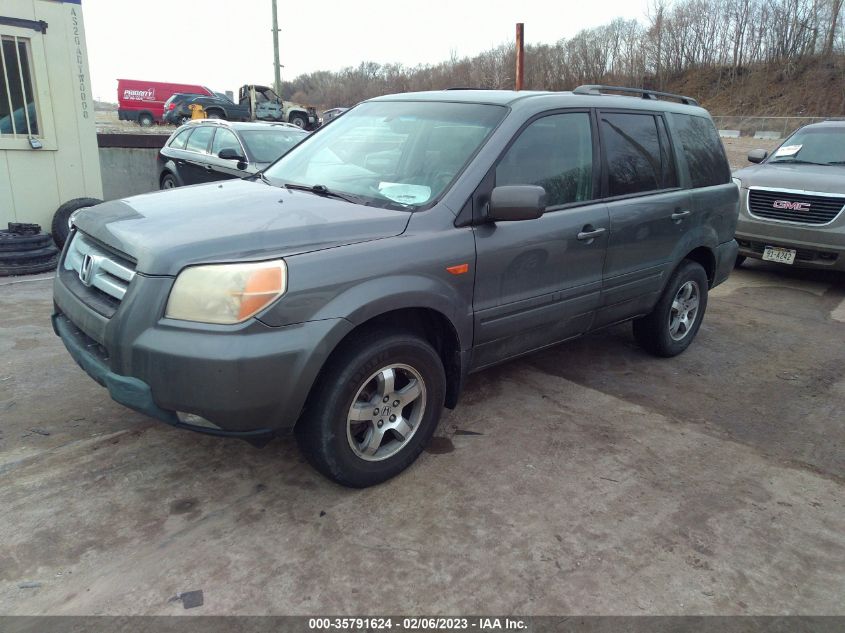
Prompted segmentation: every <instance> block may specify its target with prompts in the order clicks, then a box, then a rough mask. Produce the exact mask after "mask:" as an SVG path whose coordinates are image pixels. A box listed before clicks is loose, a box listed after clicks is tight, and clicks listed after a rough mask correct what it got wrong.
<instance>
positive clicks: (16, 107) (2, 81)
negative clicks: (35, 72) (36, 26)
mask: <svg viewBox="0 0 845 633" xmlns="http://www.w3.org/2000/svg"><path fill="white" fill-rule="evenodd" d="M0 41H2V46H0V135H15V136H38V112H37V111H36V107H35V93H34V92H33V89H32V53H31V51H30V46H29V40H28V39H26V38H23V37H15V36H9V35H4V36H3V37H2V38H0Z"/></svg>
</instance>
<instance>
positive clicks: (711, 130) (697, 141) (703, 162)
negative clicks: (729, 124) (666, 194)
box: [672, 114, 731, 188]
mask: <svg viewBox="0 0 845 633" xmlns="http://www.w3.org/2000/svg"><path fill="white" fill-rule="evenodd" d="M672 118H673V121H674V128H675V133H676V134H677V137H678V138H677V140H678V141H680V144H681V149H682V150H683V152H684V156H685V157H686V160H687V166H688V167H689V174H690V180H691V182H692V186H693V187H696V188H697V187H710V186H712V185H723V184H725V183H729V182H730V181H731V170H730V166H729V165H728V160H727V158H726V157H725V150H724V148H723V147H722V142H721V141H720V140H719V134H718V133H717V132H716V127H715V126H714V125H713V122H712V121H711V120H710V119H707V118H705V117H700V116H692V115H689V114H673V115H672Z"/></svg>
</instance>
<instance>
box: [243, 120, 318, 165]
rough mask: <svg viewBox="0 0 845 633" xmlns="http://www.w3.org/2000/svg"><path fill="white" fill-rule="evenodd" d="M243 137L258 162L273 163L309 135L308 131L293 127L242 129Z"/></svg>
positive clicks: (248, 149) (247, 147)
mask: <svg viewBox="0 0 845 633" xmlns="http://www.w3.org/2000/svg"><path fill="white" fill-rule="evenodd" d="M240 134H241V139H243V142H244V145H246V151H247V152H249V153H250V155H251V156H252V158H253V159H254V160H255V162H256V163H272V162H273V161H274V160H276V159H277V158H278V157H279V156H281V155H282V154H284V153H285V152H286V151H288V150H289V149H290V148H291V147H293V146H294V145H296V144H297V143H299V141H301V140H302V139H303V138H305V137H306V136H308V133H307V132H303V131H301V130H293V129H287V130H286V129H283V128H279V129H275V130H274V129H270V130H241V131H240Z"/></svg>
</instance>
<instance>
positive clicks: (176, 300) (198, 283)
mask: <svg viewBox="0 0 845 633" xmlns="http://www.w3.org/2000/svg"><path fill="white" fill-rule="evenodd" d="M287 277H288V275H287V266H285V262H284V260H281V259H279V260H276V261H271V262H256V263H252V264H209V265H204V266H191V267H189V268H186V269H185V270H183V271H182V272H181V273H179V276H178V277H176V283H174V284H173V290H171V291H170V297H169V298H168V300H167V309H166V310H165V312H164V315H165V316H166V317H168V318H171V319H180V320H182V321H198V322H200V323H227V324H231V323H240V322H242V321H246V320H247V319H248V318H249V317H251V316H253V315H254V314H257V313H258V312H260V311H261V310H263V309H264V308H266V307H267V306H268V305H270V304H271V303H273V302H274V301H275V300H276V299H278V298H279V297H281V296H282V295H283V294H285V290H286V289H287Z"/></svg>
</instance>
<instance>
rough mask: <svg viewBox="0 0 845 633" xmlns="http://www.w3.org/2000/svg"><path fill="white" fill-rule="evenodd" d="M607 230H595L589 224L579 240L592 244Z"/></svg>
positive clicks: (582, 231) (579, 236)
mask: <svg viewBox="0 0 845 633" xmlns="http://www.w3.org/2000/svg"><path fill="white" fill-rule="evenodd" d="M606 230H607V229H594V228H593V227H592V225H590V224H588V225H587V226H585V227H584V228H583V229H581V232H580V233H579V234H578V239H579V240H581V241H582V242H590V241H592V240H594V239H596V238H597V237H598V236H599V235H601V234H602V233H604V232H605V231H606Z"/></svg>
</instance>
